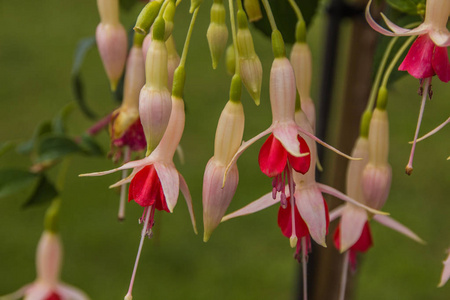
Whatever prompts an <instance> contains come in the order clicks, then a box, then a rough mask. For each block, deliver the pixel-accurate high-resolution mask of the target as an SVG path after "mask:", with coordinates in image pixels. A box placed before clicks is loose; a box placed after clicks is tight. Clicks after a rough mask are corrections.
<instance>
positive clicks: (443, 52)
mask: <svg viewBox="0 0 450 300" xmlns="http://www.w3.org/2000/svg"><path fill="white" fill-rule="evenodd" d="M371 3H372V1H369V3H368V4H367V8H366V19H367V21H368V23H369V25H370V26H371V27H372V28H373V29H374V30H376V31H378V32H379V33H381V34H384V35H387V36H414V35H418V37H417V39H416V40H415V41H414V43H413V44H412V46H411V48H410V49H409V51H408V53H407V55H406V57H405V59H404V60H403V62H402V63H401V65H400V67H399V70H401V71H408V73H409V74H410V75H411V76H413V77H415V78H418V79H420V80H421V87H420V89H419V94H420V95H421V96H422V104H421V107H420V113H419V118H418V121H417V127H416V132H415V135H414V141H413V145H412V148H411V154H410V157H409V161H408V164H407V166H406V173H407V174H408V175H410V174H411V173H412V171H413V166H412V163H413V158H414V152H415V148H416V142H417V137H418V134H419V129H420V124H421V122H422V117H423V112H424V109H425V101H426V100H427V97H429V98H430V99H431V96H432V94H433V93H432V91H431V78H432V77H433V76H434V75H437V76H438V78H439V79H440V80H441V81H443V82H448V81H450V62H449V59H448V53H447V47H448V46H450V32H449V31H448V29H447V22H448V18H449V15H450V1H447V0H428V1H427V3H426V11H425V19H424V21H423V23H422V24H421V25H419V26H418V27H416V28H414V29H406V28H402V27H399V26H397V25H395V24H394V23H392V22H391V21H390V20H389V19H388V18H387V17H386V16H385V15H383V14H381V16H382V17H383V19H384V21H385V22H386V24H387V26H388V27H389V29H391V30H392V31H389V30H387V29H385V28H383V27H381V26H380V25H378V24H377V23H376V22H375V21H374V20H373V18H372V16H371V15H370V5H371Z"/></svg>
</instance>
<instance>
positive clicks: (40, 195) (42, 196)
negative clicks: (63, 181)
mask: <svg viewBox="0 0 450 300" xmlns="http://www.w3.org/2000/svg"><path fill="white" fill-rule="evenodd" d="M57 196H58V191H57V190H56V188H55V186H54V185H53V184H52V183H51V182H50V181H49V180H48V179H47V177H46V176H45V175H41V176H40V177H39V182H38V184H37V186H36V188H35V190H34V191H33V194H31V196H30V197H29V198H28V200H27V201H26V202H25V203H24V204H23V207H24V208H27V207H29V206H31V205H36V204H41V203H45V202H50V201H51V200H53V199H54V198H55V197H57Z"/></svg>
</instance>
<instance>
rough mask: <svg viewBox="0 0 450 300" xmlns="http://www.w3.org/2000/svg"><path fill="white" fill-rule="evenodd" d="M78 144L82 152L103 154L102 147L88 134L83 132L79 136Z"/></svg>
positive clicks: (96, 154)
mask: <svg viewBox="0 0 450 300" xmlns="http://www.w3.org/2000/svg"><path fill="white" fill-rule="evenodd" d="M80 146H81V147H82V148H83V150H84V153H85V154H87V155H95V156H104V151H103V149H102V147H100V145H99V144H98V143H97V141H96V140H95V139H94V138H93V137H92V136H90V135H88V134H83V135H82V136H81V143H80Z"/></svg>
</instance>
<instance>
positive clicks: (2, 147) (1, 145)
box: [0, 141, 15, 156]
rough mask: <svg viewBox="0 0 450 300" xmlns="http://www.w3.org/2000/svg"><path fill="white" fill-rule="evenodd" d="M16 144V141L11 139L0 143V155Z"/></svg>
mask: <svg viewBox="0 0 450 300" xmlns="http://www.w3.org/2000/svg"><path fill="white" fill-rule="evenodd" d="M14 146H15V143H14V142H11V141H6V142H3V143H0V156H2V155H3V154H5V153H6V152H8V151H9V150H11V149H12V148H14Z"/></svg>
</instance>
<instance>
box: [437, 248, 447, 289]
mask: <svg viewBox="0 0 450 300" xmlns="http://www.w3.org/2000/svg"><path fill="white" fill-rule="evenodd" d="M447 253H448V256H447V259H446V260H444V261H443V262H442V263H443V264H444V269H443V270H442V275H441V281H440V282H439V285H438V287H443V286H444V285H445V284H446V283H447V281H448V279H449V278H450V249H448V250H447Z"/></svg>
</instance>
